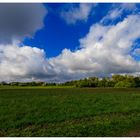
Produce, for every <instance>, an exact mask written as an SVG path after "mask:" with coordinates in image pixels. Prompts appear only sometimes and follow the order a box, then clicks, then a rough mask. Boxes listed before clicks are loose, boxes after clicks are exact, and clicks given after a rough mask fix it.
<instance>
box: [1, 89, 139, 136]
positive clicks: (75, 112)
mask: <svg viewBox="0 0 140 140" xmlns="http://www.w3.org/2000/svg"><path fill="white" fill-rule="evenodd" d="M139 126H140V89H126V88H124V89H111V88H108V89H107V88H106V89H98V88H97V89H90V88H41V87H40V88H39V87H37V88H36V87H34V88H32V87H28V88H26V87H24V88H19V87H18V88H17V87H15V88H9V87H6V88H4V87H3V88H0V136H53V137H54V136H57V137H58V136H90V137H92V136H100V137H101V136H125V135H127V134H128V133H129V132H130V131H132V130H133V131H134V130H139V129H140V127H139Z"/></svg>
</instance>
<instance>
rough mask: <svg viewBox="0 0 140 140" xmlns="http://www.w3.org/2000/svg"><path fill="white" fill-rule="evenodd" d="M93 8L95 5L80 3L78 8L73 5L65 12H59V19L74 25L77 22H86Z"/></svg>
mask: <svg viewBox="0 0 140 140" xmlns="http://www.w3.org/2000/svg"><path fill="white" fill-rule="evenodd" d="M94 6H96V4H93V3H81V4H79V6H78V7H77V6H75V5H74V4H73V5H71V6H70V7H69V8H68V9H67V10H64V11H62V12H61V17H62V18H63V19H64V20H65V21H66V22H67V23H68V24H75V23H76V22H77V21H87V19H88V17H89V15H90V13H91V10H92V8H93V7H94Z"/></svg>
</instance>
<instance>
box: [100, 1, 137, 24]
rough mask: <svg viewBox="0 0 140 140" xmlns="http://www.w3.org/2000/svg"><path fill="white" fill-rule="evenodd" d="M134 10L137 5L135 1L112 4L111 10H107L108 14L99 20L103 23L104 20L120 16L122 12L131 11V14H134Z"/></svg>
mask: <svg viewBox="0 0 140 140" xmlns="http://www.w3.org/2000/svg"><path fill="white" fill-rule="evenodd" d="M136 11H137V5H136V4H135V3H122V4H113V5H112V7H111V10H109V12H108V14H107V15H106V16H105V17H104V18H103V19H102V20H101V22H102V23H105V22H106V21H112V20H115V19H117V18H121V17H122V15H123V13H124V12H128V13H129V12H131V14H134V13H135V12H136ZM129 14H130V13H129ZM126 16H127V14H126Z"/></svg>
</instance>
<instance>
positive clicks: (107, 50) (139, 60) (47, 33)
mask: <svg viewBox="0 0 140 140" xmlns="http://www.w3.org/2000/svg"><path fill="white" fill-rule="evenodd" d="M0 19H1V21H0V81H33V80H36V81H49V82H63V81H69V80H75V79H81V78H85V77H90V76H98V77H103V76H111V75H113V74H130V75H139V74H140V45H139V44H140V30H139V29H140V4H139V3H117V4H116V3H43V4H42V3H33V4H27V3H25V4H0Z"/></svg>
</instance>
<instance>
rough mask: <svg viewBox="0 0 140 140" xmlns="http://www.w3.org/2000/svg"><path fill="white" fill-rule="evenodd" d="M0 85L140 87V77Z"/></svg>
mask: <svg viewBox="0 0 140 140" xmlns="http://www.w3.org/2000/svg"><path fill="white" fill-rule="evenodd" d="M0 85H3V86H5V85H9V86H73V87H94V88H95V87H121V88H122V87H123V88H127V87H130V88H132V87H133V88H137V87H140V77H134V76H129V75H113V76H112V77H104V78H98V77H88V78H85V79H80V80H74V81H68V82H65V83H48V82H41V81H38V82H37V81H36V82H35V81H33V82H11V83H6V82H1V83H0Z"/></svg>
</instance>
